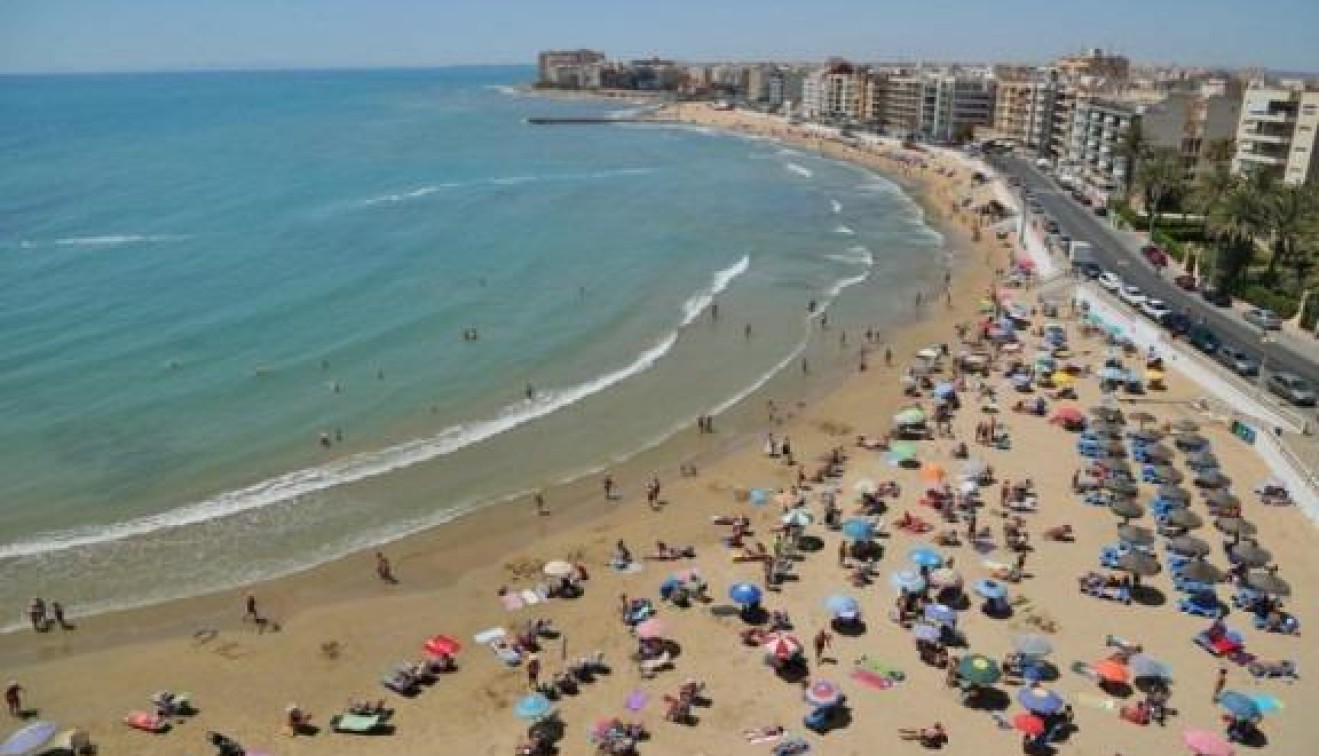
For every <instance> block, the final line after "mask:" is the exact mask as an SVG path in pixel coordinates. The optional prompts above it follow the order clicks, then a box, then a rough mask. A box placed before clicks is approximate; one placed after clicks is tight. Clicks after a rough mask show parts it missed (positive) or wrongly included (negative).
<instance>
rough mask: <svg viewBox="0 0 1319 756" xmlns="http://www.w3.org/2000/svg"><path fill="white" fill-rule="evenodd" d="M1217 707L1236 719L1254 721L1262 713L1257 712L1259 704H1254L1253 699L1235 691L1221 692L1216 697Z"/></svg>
mask: <svg viewBox="0 0 1319 756" xmlns="http://www.w3.org/2000/svg"><path fill="white" fill-rule="evenodd" d="M1218 705H1219V706H1222V707H1223V709H1224V710H1225V711H1226V712H1227V713H1228V714H1231V715H1232V716H1234V717H1236V718H1237V719H1255V718H1257V717H1258V716H1259V715H1260V714H1262V713H1263V712H1261V711H1260V710H1259V704H1257V703H1255V699H1253V698H1251V697H1250V696H1247V695H1246V694H1244V693H1238V692H1236V691H1235V690H1227V691H1223V693H1222V694H1220V695H1219V696H1218Z"/></svg>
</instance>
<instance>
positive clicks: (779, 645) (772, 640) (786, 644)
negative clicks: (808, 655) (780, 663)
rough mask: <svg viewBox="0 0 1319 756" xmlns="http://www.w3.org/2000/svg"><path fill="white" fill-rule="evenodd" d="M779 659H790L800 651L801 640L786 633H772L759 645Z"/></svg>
mask: <svg viewBox="0 0 1319 756" xmlns="http://www.w3.org/2000/svg"><path fill="white" fill-rule="evenodd" d="M761 648H763V649H765V652H766V653H769V654H773V655H774V656H775V657H777V658H779V659H791V658H792V657H794V656H796V655H797V654H800V653H801V652H802V645H801V641H799V640H797V638H796V637H794V636H791V635H788V634H787V633H774V634H772V635H770V636H769V638H768V639H767V640H766V641H765V643H764V644H763V645H762V646H761Z"/></svg>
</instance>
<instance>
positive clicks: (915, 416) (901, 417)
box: [893, 407, 925, 425]
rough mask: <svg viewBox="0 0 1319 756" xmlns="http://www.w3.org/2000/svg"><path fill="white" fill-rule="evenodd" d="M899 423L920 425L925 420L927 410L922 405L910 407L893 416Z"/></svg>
mask: <svg viewBox="0 0 1319 756" xmlns="http://www.w3.org/2000/svg"><path fill="white" fill-rule="evenodd" d="M893 422H895V423H897V424H898V425H920V424H921V423H923V422H925V410H923V409H921V408H920V407H908V408H906V409H904V410H901V411H900V412H898V414H896V415H894V416H893Z"/></svg>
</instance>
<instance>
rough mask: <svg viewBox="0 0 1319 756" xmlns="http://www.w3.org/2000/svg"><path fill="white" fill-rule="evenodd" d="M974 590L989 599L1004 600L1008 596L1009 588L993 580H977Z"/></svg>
mask: <svg viewBox="0 0 1319 756" xmlns="http://www.w3.org/2000/svg"><path fill="white" fill-rule="evenodd" d="M972 590H974V591H975V592H976V593H978V594H980V595H981V596H984V597H985V598H987V599H995V600H997V599H1003V598H1006V597H1007V595H1008V587H1007V586H1006V585H1003V584H1002V583H1000V582H999V581H997V580H993V579H991V578H981V579H980V580H977V581H976V584H975V586H974V587H973V589H972Z"/></svg>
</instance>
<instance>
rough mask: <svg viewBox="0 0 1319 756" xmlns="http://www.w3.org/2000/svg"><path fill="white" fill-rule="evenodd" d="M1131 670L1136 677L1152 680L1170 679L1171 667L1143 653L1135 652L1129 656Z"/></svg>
mask: <svg viewBox="0 0 1319 756" xmlns="http://www.w3.org/2000/svg"><path fill="white" fill-rule="evenodd" d="M1130 666H1131V672H1132V674H1133V675H1135V676H1136V677H1144V678H1148V679H1152V680H1171V679H1172V667H1169V666H1168V665H1167V664H1165V663H1163V662H1161V661H1159V660H1158V659H1155V658H1153V657H1151V656H1146V655H1144V654H1136V655H1135V656H1133V657H1131V664H1130Z"/></svg>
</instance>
